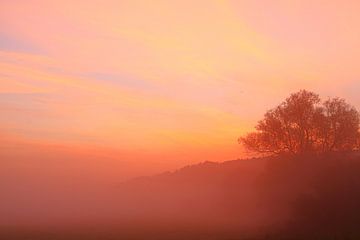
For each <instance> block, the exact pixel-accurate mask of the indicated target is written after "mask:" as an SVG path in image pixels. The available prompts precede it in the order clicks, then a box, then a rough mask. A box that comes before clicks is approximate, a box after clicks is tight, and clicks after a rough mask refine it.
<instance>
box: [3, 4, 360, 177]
mask: <svg viewBox="0 0 360 240" xmlns="http://www.w3.org/2000/svg"><path fill="white" fill-rule="evenodd" d="M0 6H1V7H0V83H1V84H0V108H1V114H0V134H1V135H0V141H1V148H0V157H1V159H2V160H1V163H0V164H1V165H4V166H5V167H6V168H2V169H1V170H3V169H5V171H6V172H8V170H9V169H13V167H12V166H15V165H17V164H20V165H21V164H26V165H27V164H29V165H30V166H31V168H34V169H37V168H39V166H41V168H43V169H44V170H39V171H40V172H42V174H45V175H46V171H48V170H49V169H52V168H53V167H54V166H55V165H56V164H59V165H62V166H63V167H64V169H63V170H64V171H67V170H68V168H70V166H72V167H76V166H80V165H81V164H83V163H84V162H87V163H88V164H86V167H83V169H82V173H74V174H75V175H78V174H82V175H84V176H86V177H87V178H91V179H92V180H93V181H94V182H96V181H108V182H111V181H116V180H118V179H126V178H128V177H132V176H135V175H139V174H150V173H151V174H152V173H155V172H159V171H162V170H164V169H174V168H176V167H180V166H182V165H184V164H189V163H196V162H200V161H205V160H212V161H224V160H230V159H236V158H239V157H242V156H243V155H244V154H243V152H242V149H241V147H240V146H239V145H238V144H237V138H238V137H239V135H240V134H243V133H245V132H247V131H249V130H252V128H253V126H254V125H255V124H256V121H257V119H259V118H260V117H261V116H262V115H263V113H264V111H266V110H267V109H269V108H271V107H272V106H274V105H276V104H278V103H279V102H280V101H281V100H282V99H283V98H284V97H286V96H287V95H288V93H289V92H292V91H297V90H299V89H309V90H313V91H316V92H318V93H319V94H321V95H323V96H334V95H335V96H340V97H344V98H346V99H347V100H349V101H350V102H352V103H354V105H355V107H357V108H360V95H359V94H358V92H359V91H360V81H359V78H360V68H359V66H358V63H359V61H360V48H359V41H360V28H359V24H360V14H359V12H360V3H359V1H347V2H346V3H344V2H342V1H317V2H313V1H285V0H279V1H96V0H95V1H35V0H34V1H1V3H0ZM89 156H91V158H89ZM3 159H4V160H3ZM54 159H61V160H58V161H60V163H59V162H58V163H56V164H55V165H54V163H53V162H49V161H55V160H54ZM25 160H26V161H27V163H24V162H23V161H25ZM29 162H31V164H30V163H29ZM95 169H96V170H95ZM60 171H61V170H60ZM84 176H82V177H84ZM48 177H49V178H51V177H50V176H48Z"/></svg>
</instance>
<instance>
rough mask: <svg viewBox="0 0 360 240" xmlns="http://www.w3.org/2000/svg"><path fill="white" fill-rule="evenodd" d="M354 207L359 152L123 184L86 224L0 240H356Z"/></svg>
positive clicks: (203, 167) (190, 169) (250, 162)
mask: <svg viewBox="0 0 360 240" xmlns="http://www.w3.org/2000/svg"><path fill="white" fill-rule="evenodd" d="M109 191H110V190H109ZM359 202H360V152H358V151H353V152H336V153H329V154H322V155H311V156H304V155H302V156H292V155H286V156H269V157H261V158H254V159H247V160H233V161H226V162H223V163H214V162H204V163H200V164H196V165H191V166H187V167H184V168H182V169H179V170H177V171H174V172H166V173H163V174H159V175H155V176H150V177H141V178H136V179H133V180H130V181H127V182H123V183H121V184H120V185H118V186H116V187H115V188H113V189H111V191H110V192H109V198H107V199H104V200H103V201H102V203H101V206H102V207H97V208H96V209H91V211H90V210H89V212H87V213H86V214H85V216H86V220H87V222H86V224H85V223H81V222H78V223H76V224H74V223H73V222H69V225H70V226H69V227H67V228H64V229H65V230H64V229H62V228H60V227H57V228H55V230H54V229H52V230H49V229H48V230H43V231H40V230H33V229H32V230H29V229H27V228H25V229H21V228H20V229H19V228H6V229H1V231H0V237H1V239H25V238H26V239H29V237H33V238H35V239H119V238H121V239H149V238H150V239H154V238H156V239H329V238H330V239H359V237H360V230H359V228H358V226H359V224H360V217H359V216H360V209H359V207H358V206H359ZM74 214H76V213H74Z"/></svg>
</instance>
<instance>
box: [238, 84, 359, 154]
mask: <svg viewBox="0 0 360 240" xmlns="http://www.w3.org/2000/svg"><path fill="white" fill-rule="evenodd" d="M359 124H360V116H359V112H358V111H357V110H356V109H355V108H354V107H353V106H351V105H349V104H348V103H346V102H345V100H344V99H340V98H332V99H328V100H326V101H323V102H322V101H321V99H320V98H319V96H318V95H317V94H315V93H313V92H309V91H306V90H301V91H299V92H296V93H293V94H291V95H290V97H288V98H287V99H286V100H285V101H284V102H283V103H281V104H280V105H279V106H277V107H275V108H274V109H271V110H269V111H268V112H266V113H265V115H264V118H263V119H262V120H260V121H259V122H258V124H257V125H256V127H255V129H256V131H255V132H251V133H248V134H247V135H245V136H243V137H240V138H239V143H241V144H242V145H244V146H245V148H246V149H248V150H250V151H254V152H258V153H267V154H280V153H291V154H303V153H314V152H329V151H345V150H354V149H356V148H358V147H359V139H360V134H359Z"/></svg>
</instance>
